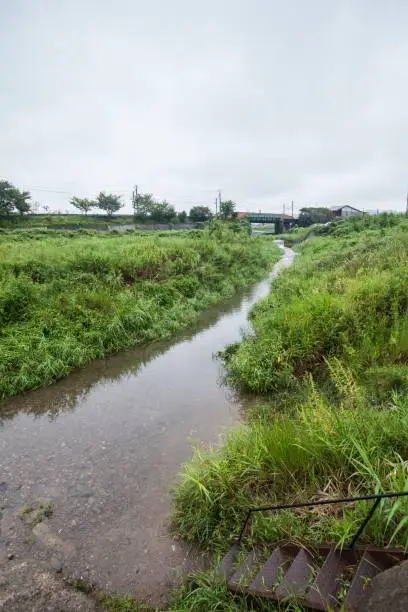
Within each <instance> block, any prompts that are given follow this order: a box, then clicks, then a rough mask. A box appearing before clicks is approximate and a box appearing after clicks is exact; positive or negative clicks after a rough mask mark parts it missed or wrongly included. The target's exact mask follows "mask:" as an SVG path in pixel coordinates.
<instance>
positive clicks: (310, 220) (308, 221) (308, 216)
mask: <svg viewBox="0 0 408 612" xmlns="http://www.w3.org/2000/svg"><path fill="white" fill-rule="evenodd" d="M332 220H333V213H332V211H331V210H330V209H329V208H324V207H310V208H301V209H300V215H299V220H298V223H299V225H300V226H301V227H308V226H309V225H313V224H314V223H327V222H328V221H332Z"/></svg>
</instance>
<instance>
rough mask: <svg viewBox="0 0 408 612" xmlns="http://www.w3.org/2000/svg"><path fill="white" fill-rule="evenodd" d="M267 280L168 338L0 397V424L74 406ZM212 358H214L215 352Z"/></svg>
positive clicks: (250, 297) (252, 295) (250, 296)
mask: <svg viewBox="0 0 408 612" xmlns="http://www.w3.org/2000/svg"><path fill="white" fill-rule="evenodd" d="M267 284H268V281H263V282H262V283H260V284H259V285H257V286H256V287H253V288H252V289H249V290H246V291H245V292H241V293H238V294H236V295H235V296H234V297H233V298H231V299H229V300H226V301H224V302H222V303H221V304H218V305H216V306H212V307H210V308H208V309H207V310H206V311H205V312H204V313H202V314H201V315H200V316H199V317H198V319H197V321H196V322H195V323H194V324H193V325H191V326H190V327H189V328H187V329H185V330H183V331H181V332H180V333H179V334H177V335H176V336H173V337H172V338H171V339H167V340H161V341H158V342H153V343H151V344H149V345H145V346H140V347H136V348H134V349H131V350H127V351H122V352H120V353H118V354H116V355H112V356H109V357H107V358H106V359H100V360H95V361H92V362H91V363H90V364H88V365H87V366H84V367H83V368H81V369H80V370H76V371H74V372H73V373H71V374H70V375H69V376H67V377H66V378H64V379H62V380H60V381H58V382H56V383H55V384H53V385H51V386H49V387H43V388H41V389H36V390H34V391H30V392H28V393H25V394H24V395H21V396H18V397H12V398H9V399H6V400H1V401H0V426H2V425H4V421H5V420H7V419H12V418H13V417H15V416H16V415H17V414H18V413H20V412H23V413H26V414H30V415H33V416H34V418H35V417H37V416H39V415H44V414H46V415H47V416H48V418H49V420H50V421H52V420H55V419H56V418H57V417H58V415H59V414H60V413H61V412H69V411H73V410H75V408H76V407H77V406H78V405H79V404H81V403H83V402H84V401H85V399H86V397H87V396H88V395H89V393H90V392H91V391H92V389H93V388H94V387H95V386H97V385H99V384H102V383H107V382H110V383H113V382H116V383H120V381H121V380H123V379H126V378H127V377H129V376H135V375H136V374H137V372H138V370H140V369H141V368H143V367H146V366H147V364H148V363H149V362H151V361H153V360H154V359H156V358H157V357H159V356H160V355H162V354H164V353H166V352H167V351H169V350H170V349H171V348H172V347H173V346H175V345H178V344H180V343H183V342H188V341H189V340H191V339H192V338H193V337H194V336H195V335H197V334H199V333H200V332H202V331H203V330H205V329H208V328H211V327H213V326H214V325H215V324H216V323H217V321H218V320H219V319H220V317H222V316H224V315H228V314H232V313H236V312H240V311H241V308H242V302H243V301H244V302H245V301H246V302H250V303H251V304H252V303H253V301H254V300H255V299H256V296H257V295H258V294H259V293H260V292H261V291H262V289H264V288H265V287H266V286H267ZM214 358H216V356H215V355H214ZM217 383H218V384H219V385H220V386H221V385H223V384H224V383H225V380H224V378H223V375H222V374H219V376H218V378H217ZM231 399H232V398H231Z"/></svg>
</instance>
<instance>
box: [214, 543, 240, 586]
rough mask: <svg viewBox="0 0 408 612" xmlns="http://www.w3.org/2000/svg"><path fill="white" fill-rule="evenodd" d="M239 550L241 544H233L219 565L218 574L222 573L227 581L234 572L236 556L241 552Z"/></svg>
mask: <svg viewBox="0 0 408 612" xmlns="http://www.w3.org/2000/svg"><path fill="white" fill-rule="evenodd" d="M239 550H240V545H239V544H238V543H235V544H233V545H232V546H231V548H230V549H229V551H228V552H227V553H226V555H225V556H224V557H223V559H222V560H221V563H220V564H219V565H218V567H217V572H218V574H220V575H221V576H222V577H223V578H224V579H225V580H226V581H227V580H228V578H229V577H230V576H231V575H232V574H233V573H234V561H235V557H236V556H237V555H238V553H239Z"/></svg>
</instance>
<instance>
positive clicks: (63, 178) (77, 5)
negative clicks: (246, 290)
mask: <svg viewBox="0 0 408 612" xmlns="http://www.w3.org/2000/svg"><path fill="white" fill-rule="evenodd" d="M0 23H1V36H0V73H1V74H0V76H1V88H0V176H2V177H3V178H7V179H9V180H10V181H12V182H13V183H15V184H16V185H17V186H19V187H22V186H28V187H34V186H37V187H41V188H44V189H48V190H56V191H63V192H67V193H68V194H75V195H79V196H90V197H92V196H95V195H96V194H97V193H98V192H99V191H100V190H108V191H114V192H118V193H123V194H124V196H125V198H124V199H126V200H127V201H128V200H129V196H130V193H131V190H132V186H133V185H134V184H135V183H137V184H138V185H139V186H140V188H141V189H142V191H148V192H153V193H154V194H155V195H156V196H157V197H160V198H167V199H168V200H169V201H170V202H172V203H173V204H175V206H176V208H178V209H183V208H187V209H189V208H190V206H191V205H192V204H207V205H212V204H213V202H214V197H215V192H216V190H217V189H218V188H221V189H222V192H223V196H224V197H225V198H226V199H229V198H231V199H233V200H235V201H236V202H237V203H238V208H239V209H241V210H249V209H262V210H265V211H267V210H269V211H279V210H282V204H283V202H286V203H287V205H288V203H289V202H290V201H291V200H292V199H293V200H295V206H297V207H300V206H302V205H313V204H314V203H321V204H325V203H326V204H328V205H331V204H337V203H346V202H348V203H352V204H354V205H356V206H358V207H364V208H381V209H386V208H390V209H402V208H403V207H404V199H405V197H406V195H405V194H406V191H407V188H408V138H407V133H408V69H407V61H408V34H407V32H408V2H407V1H406V0H388V1H387V2H385V1H384V0H351V1H347V0H343V1H341V0H340V1H335V0H307V1H306V0H281V1H280V2H278V1H274V0H143V1H141V0H115V1H113V0H95V1H94V0H67V1H66V0H48V1H47V0H35V1H34V0H12V1H8V0H0ZM32 194H33V198H34V199H35V200H39V201H40V202H41V203H45V204H48V205H49V206H51V207H52V208H53V209H57V208H59V209H61V210H62V211H65V210H67V209H69V206H68V202H69V195H67V194H55V193H48V192H44V191H37V190H34V189H32ZM128 209H129V210H130V206H128Z"/></svg>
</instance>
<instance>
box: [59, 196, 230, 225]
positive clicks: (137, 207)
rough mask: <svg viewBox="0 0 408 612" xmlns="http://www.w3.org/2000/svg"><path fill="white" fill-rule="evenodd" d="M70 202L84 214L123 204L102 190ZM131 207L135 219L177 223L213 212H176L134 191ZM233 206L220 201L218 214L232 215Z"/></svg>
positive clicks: (199, 209) (112, 210)
mask: <svg viewBox="0 0 408 612" xmlns="http://www.w3.org/2000/svg"><path fill="white" fill-rule="evenodd" d="M70 203H71V204H72V206H74V207H75V208H77V209H78V210H80V211H81V212H83V213H84V214H85V215H87V214H88V212H89V211H90V210H92V208H99V209H100V210H103V211H104V212H106V214H107V215H109V216H111V215H113V213H115V212H118V211H119V210H120V209H121V208H122V207H123V206H124V204H123V202H122V200H121V196H118V195H115V194H112V193H104V192H102V191H101V193H100V194H99V195H98V197H97V198H96V200H88V199H87V198H77V197H74V198H72V199H71V202H70ZM132 207H133V212H134V216H135V219H137V220H138V221H141V222H149V221H151V222H154V223H171V222H177V221H178V222H179V223H185V222H186V221H187V220H188V219H189V220H190V221H193V222H198V221H209V220H210V219H211V218H212V217H213V213H212V212H211V210H210V209H209V208H208V206H193V207H192V208H191V209H190V212H189V213H188V214H187V212H186V211H185V210H183V211H181V212H176V210H175V208H174V206H173V205H172V204H169V202H167V200H161V201H160V200H156V199H155V198H154V197H153V194H151V193H134V194H133V196H132ZM235 208H236V206H235V203H234V202H232V200H226V201H225V202H221V203H220V212H219V216H220V217H221V218H224V219H227V218H229V217H232V216H234V213H235Z"/></svg>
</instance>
